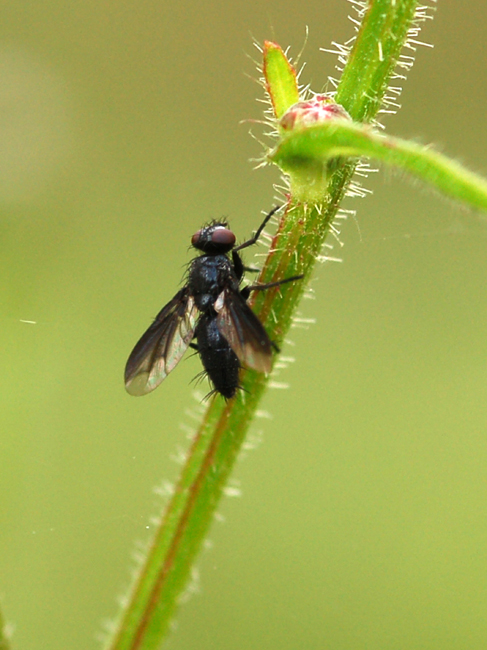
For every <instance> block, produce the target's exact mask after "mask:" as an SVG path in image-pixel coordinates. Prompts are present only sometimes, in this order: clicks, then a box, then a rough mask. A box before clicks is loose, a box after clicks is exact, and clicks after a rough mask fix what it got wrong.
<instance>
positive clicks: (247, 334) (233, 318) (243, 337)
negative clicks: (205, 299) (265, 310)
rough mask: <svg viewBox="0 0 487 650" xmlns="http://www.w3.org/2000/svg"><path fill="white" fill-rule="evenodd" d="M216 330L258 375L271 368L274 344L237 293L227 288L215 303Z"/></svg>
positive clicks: (267, 371)
mask: <svg viewBox="0 0 487 650" xmlns="http://www.w3.org/2000/svg"><path fill="white" fill-rule="evenodd" d="M214 309H215V311H216V312H217V314H218V316H217V319H216V322H217V327H218V329H219V330H220V332H221V333H222V334H223V336H224V337H225V338H226V339H227V341H228V343H229V345H230V347H231V348H232V350H233V351H234V352H235V354H236V355H237V357H238V358H239V360H240V361H241V362H242V363H243V364H244V365H246V366H248V367H249V368H253V369H254V370H257V371H258V372H265V373H269V372H270V371H271V367H272V344H271V341H270V339H269V336H268V335H267V332H266V331H265V329H264V326H263V325H262V323H261V322H260V320H259V319H258V318H257V316H256V315H255V314H254V312H253V311H252V310H251V309H250V307H249V306H248V304H247V302H246V301H245V299H244V298H243V297H242V296H241V295H240V293H238V292H236V291H232V290H231V289H225V290H224V291H222V292H221V294H220V295H219V296H218V299H217V301H216V302H215V304H214Z"/></svg>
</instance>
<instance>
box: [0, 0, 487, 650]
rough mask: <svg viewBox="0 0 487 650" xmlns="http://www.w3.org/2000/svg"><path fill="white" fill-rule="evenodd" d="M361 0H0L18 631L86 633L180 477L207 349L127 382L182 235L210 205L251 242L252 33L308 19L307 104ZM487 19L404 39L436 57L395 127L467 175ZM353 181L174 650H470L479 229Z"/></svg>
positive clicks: (254, 187) (480, 419)
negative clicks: (151, 381)
mask: <svg viewBox="0 0 487 650" xmlns="http://www.w3.org/2000/svg"><path fill="white" fill-rule="evenodd" d="M351 10H352V9H351V5H350V4H349V3H347V2H345V0H328V1H327V2H326V3H323V2H314V1H311V2H308V3H303V4H301V3H292V2H285V3H282V2H279V3H278V2H276V1H275V0H268V1H267V2H265V3H259V2H254V1H253V0H251V1H250V2H249V1H246V2H233V3H228V2H217V1H211V2H209V1H207V0H200V1H198V2H196V1H195V0H182V1H180V2H164V0H163V1H162V2H154V1H153V0H148V1H146V2H136V1H135V0H126V1H124V2H99V1H97V2H94V1H93V0H89V1H85V2H82V3H71V2H68V3H66V2H60V1H59V0H57V1H54V0H50V1H46V2H32V1H31V2H20V3H9V4H8V5H7V4H6V3H5V4H4V6H3V7H2V23H1V26H0V143H1V144H0V211H1V218H0V233H1V255H0V264H1V267H2V268H1V277H2V281H1V293H2V299H1V325H2V327H1V331H2V339H3V340H2V343H1V347H2V350H3V353H2V354H3V372H2V373H1V377H0V381H1V384H2V385H1V390H0V395H1V401H2V405H1V431H2V433H1V437H0V450H1V451H0V453H1V458H2V464H1V472H0V490H1V495H2V499H1V502H2V508H1V511H0V517H1V519H0V530H1V535H0V594H1V603H2V608H3V611H4V614H5V615H6V617H7V619H8V620H9V621H10V622H11V623H12V624H13V625H14V626H15V628H16V633H15V637H14V641H15V643H14V646H15V647H16V648H22V649H23V650H39V649H44V648H49V650H66V649H68V648H69V650H78V649H79V650H82V649H83V650H85V649H88V648H96V647H98V643H97V641H96V640H95V637H96V635H97V634H98V633H99V631H100V630H101V629H102V624H101V622H102V621H103V620H105V619H109V618H112V617H113V616H114V615H115V613H116V612H117V605H116V597H117V595H121V594H123V593H124V590H125V587H126V586H127V585H128V583H129V575H130V566H131V561H130V556H131V555H132V554H133V551H134V548H135V541H136V540H145V539H147V538H148V536H149V535H150V534H151V531H152V525H151V524H150V523H149V522H150V517H151V515H154V514H156V513H157V512H158V511H159V509H160V504H161V499H160V498H159V497H157V496H156V495H155V494H154V493H153V488H154V486H156V485H162V484H163V481H173V480H174V479H175V478H176V476H177V473H178V465H177V464H176V463H175V462H174V458H175V457H178V455H179V454H180V451H181V450H184V449H185V448H186V447H187V445H188V440H187V433H185V426H186V425H191V424H192V420H191V416H190V414H188V411H190V410H191V409H193V410H194V409H195V408H197V407H196V402H195V400H194V397H193V396H192V393H193V388H192V386H190V385H189V382H190V380H191V378H192V377H193V376H194V375H195V374H196V373H197V372H199V370H200V366H199V362H198V360H197V359H188V360H187V361H184V362H182V363H181V364H180V366H179V367H178V368H177V370H176V371H175V372H174V373H173V374H172V375H171V377H170V378H169V379H168V380H167V381H166V382H165V384H164V386H163V387H161V388H160V389H159V390H158V391H156V392H155V393H154V394H152V395H151V396H149V397H146V398H144V399H134V398H131V397H129V396H128V395H126V393H125V391H124V389H123V383H122V373H123V367H124V364H125V361H126V358H127V356H128V353H129V352H130V350H131V348H132V346H133V345H134V343H135V342H136V340H137V339H138V337H139V336H140V335H141V334H142V332H143V331H144V329H145V328H146V327H147V326H148V324H149V323H150V320H151V318H152V317H153V316H154V315H155V314H156V313H157V311H158V310H159V309H160V308H161V307H162V306H163V304H164V303H165V302H166V301H167V300H168V299H169V298H171V297H172V295H173V294H174V293H175V291H176V289H177V287H178V286H179V282H180V280H181V277H182V273H183V270H184V264H185V263H186V262H187V261H188V260H189V259H190V253H189V252H187V248H188V245H189V239H190V237H191V235H192V234H193V232H194V231H195V230H196V229H197V228H199V226H200V225H201V224H202V223H203V222H205V221H206V220H208V219H210V218H212V217H221V216H222V215H225V216H228V218H229V219H230V222H231V225H232V227H233V228H234V230H235V231H236V233H237V236H238V237H239V238H240V239H241V240H242V239H243V238H245V237H246V236H247V235H249V233H250V232H251V231H252V229H253V228H255V227H256V225H257V224H258V223H259V219H260V212H261V211H262V210H268V209H269V208H271V207H272V206H273V205H274V198H273V196H274V192H273V189H272V183H274V182H277V181H278V178H279V177H278V174H277V172H276V171H275V170H272V169H265V170H259V171H253V169H252V164H251V163H249V159H250V158H252V157H256V156H258V155H260V153H261V149H260V148H259V146H258V145H257V143H256V142H255V141H254V140H253V139H252V138H250V137H249V135H248V130H249V124H248V123H247V124H243V125H242V124H239V122H240V121H241V120H245V119H249V118H250V119H259V118H260V116H261V112H260V111H261V108H260V105H259V104H258V103H256V97H262V93H261V89H260V88H259V87H258V86H257V85H256V84H254V83H253V82H252V81H251V80H249V79H248V78H247V77H246V76H245V75H250V76H253V77H255V76H256V74H255V71H254V67H253V64H252V62H251V61H250V60H249V58H248V57H247V55H251V56H252V57H254V58H255V57H257V55H258V52H257V50H255V48H254V47H253V45H252V37H255V38H256V39H258V40H259V41H262V40H264V39H266V38H271V39H276V40H277V41H278V42H279V43H281V44H282V45H283V46H284V47H286V46H287V45H291V47H292V50H291V53H294V55H296V54H297V53H298V52H299V50H300V49H301V47H302V44H303V41H304V35H305V25H308V26H309V30H310V33H309V39H308V42H307V45H306V48H305V51H304V55H303V60H305V61H307V67H306V68H305V71H304V73H303V77H302V80H303V81H304V82H311V84H312V88H313V89H314V90H315V91H320V90H322V89H323V88H324V87H325V82H326V78H327V75H329V74H331V75H335V76H336V74H337V73H336V72H335V70H334V67H335V65H336V58H335V57H334V56H332V55H329V54H325V53H323V52H320V51H319V48H320V47H324V48H329V47H333V46H331V42H332V41H338V42H343V41H345V40H348V38H350V36H351V35H352V25H351V23H350V22H349V21H348V20H347V15H348V14H349V13H350V12H351ZM486 14H487V7H486V5H485V3H484V2H483V1H481V0H471V2H469V4H468V11H467V9H466V5H465V3H454V2H447V1H446V0H440V1H439V3H438V11H437V16H436V19H435V21H434V22H433V23H431V22H429V23H428V24H427V25H426V26H425V29H424V31H423V33H422V35H421V39H422V40H426V41H428V42H432V43H434V45H435V48H434V49H433V50H431V49H426V48H423V47H422V48H420V49H419V51H418V54H417V61H416V66H415V68H414V69H413V71H412V73H411V74H410V76H409V80H408V82H407V83H406V84H405V88H404V93H403V96H402V100H401V103H402V104H403V110H402V111H401V112H400V114H399V115H397V116H395V117H388V118H387V119H386V120H385V122H386V124H387V127H388V129H389V131H390V132H391V133H393V134H397V135H401V136H404V137H416V136H417V137H420V138H421V139H422V141H424V142H434V143H436V144H437V145H438V146H439V147H440V148H441V149H442V150H443V151H445V152H447V153H449V154H451V155H453V156H455V157H458V158H459V159H461V160H463V161H464V162H465V163H467V164H468V165H469V166H470V167H471V168H472V169H475V170H478V171H481V172H484V173H485V172H487V166H486V163H485V142H486V129H485V119H484V118H485V100H486V91H485V68H486V58H487V50H486V49H485V20H486ZM394 83H395V85H397V83H398V82H394ZM252 129H253V131H254V132H255V133H259V129H258V127H257V126H253V127H252ZM365 184H366V187H368V188H370V189H373V191H374V194H373V196H370V197H368V198H367V199H365V200H357V199H356V200H353V201H352V200H348V201H347V203H346V205H345V206H344V207H346V208H348V209H353V208H355V209H356V210H357V211H358V216H357V222H355V221H354V220H353V219H351V220H349V221H348V222H347V223H346V224H345V226H344V228H343V232H342V236H341V241H342V243H344V244H346V245H345V246H344V247H342V246H341V245H340V244H337V243H335V249H334V251H333V253H332V254H333V255H336V256H337V257H340V258H341V259H342V260H343V263H341V264H340V263H328V264H325V265H322V266H319V267H318V268H317V271H316V274H315V278H314V280H313V284H312V286H313V289H314V290H315V292H316V294H315V295H316V300H314V301H305V302H304V303H303V304H302V306H301V312H302V316H303V317H304V318H310V319H316V324H315V325H312V326H310V327H309V329H308V330H303V329H295V330H293V331H292V332H291V336H290V338H291V339H292V342H293V343H294V346H292V347H291V346H288V347H287V348H286V349H285V351H284V353H285V354H286V355H288V356H289V355H291V356H294V357H295V358H296V361H295V363H294V364H293V365H292V367H291V368H290V369H288V370H286V371H283V372H282V373H281V375H280V376H279V377H278V378H277V379H278V380H279V381H282V382H288V383H290V384H291V389H290V390H286V391H282V390H272V391H269V392H268V394H267V396H266V398H265V400H264V402H263V404H262V409H263V410H264V411H266V412H267V413H268V414H270V415H271V416H272V419H268V418H264V419H260V420H257V421H256V422H255V424H254V426H253V429H252V432H251V439H252V441H253V442H257V441H261V443H262V444H260V445H258V447H259V448H258V449H257V450H256V451H252V452H250V453H247V454H246V455H245V458H244V459H242V462H240V463H239V465H238V467H237V469H236V472H235V474H234V484H233V485H239V486H240V487H241V489H242V497H241V498H238V499H229V498H228V499H226V500H225V501H224V502H223V503H222V505H221V508H220V513H221V515H222V519H224V520H225V521H226V523H225V524H224V525H222V523H221V522H220V521H218V522H216V523H215V525H214V526H213V528H212V531H211V535H210V541H211V543H212V546H213V548H212V549H211V550H207V551H205V552H204V554H203V555H202V557H201V558H200V561H199V563H198V567H199V572H200V579H199V580H196V582H195V585H196V587H197V588H198V590H199V592H200V594H199V595H197V596H195V597H193V598H191V599H189V601H188V602H187V604H185V605H184V606H183V607H182V609H181V610H180V614H179V617H178V622H177V625H176V626H175V630H174V632H173V633H172V635H171V637H170V639H169V642H168V644H167V648H169V649H170V650H182V649H183V648H184V649H185V650H193V649H195V650H196V649H198V650H210V649H212V650H213V649H214V648H218V649H220V648H232V650H250V649H252V650H253V649H255V648H276V649H277V648H279V649H280V650H287V649H291V648H292V649H296V648H299V649H301V648H307V649H308V650H314V649H320V650H322V649H330V650H331V649H333V650H352V649H353V650H358V649H370V648H374V649H376V648H384V649H386V648H387V649H388V650H390V649H392V648H393V649H398V650H399V649H400V650H402V649H404V650H406V649H411V648H421V649H425V648H428V649H435V650H436V649H438V650H440V649H441V650H448V649H455V650H458V649H462V648H465V649H467V648H468V649H470V650H471V649H477V648H478V649H481V648H482V649H484V648H485V647H486V645H487V616H486V612H487V432H486V426H485V425H486V415H487V399H486V398H487V340H486V336H485V330H486V327H485V324H486V322H487V299H486V292H485V286H486V276H487V274H486V265H485V259H486V255H485V251H486V245H487V226H486V222H485V218H484V217H481V216H478V215H473V214H470V213H468V212H465V211H464V210H462V209H461V208H459V207H458V206H455V205H451V204H450V203H448V202H446V201H444V200H443V199H440V198H438V197H437V196H434V195H433V194H432V193H431V192H429V191H428V190H425V189H424V188H421V187H418V186H417V185H416V184H415V183H412V182H411V181H410V180H409V179H405V178H401V177H398V176H397V175H395V174H391V173H390V172H387V171H382V172H380V173H379V174H376V175H373V176H372V177H370V178H369V179H368V180H367V181H365ZM247 259H249V256H247ZM23 320H32V321H36V324H29V323H25V322H22V321H23ZM204 389H205V387H203V389H202V390H204ZM148 529H149V530H148ZM132 565H133V563H132Z"/></svg>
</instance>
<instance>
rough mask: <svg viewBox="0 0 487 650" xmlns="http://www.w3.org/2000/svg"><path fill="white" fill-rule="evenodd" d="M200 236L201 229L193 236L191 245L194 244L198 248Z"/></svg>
mask: <svg viewBox="0 0 487 650" xmlns="http://www.w3.org/2000/svg"><path fill="white" fill-rule="evenodd" d="M200 237H201V230H198V232H195V233H194V235H193V236H192V237H191V245H192V246H194V247H195V248H198V244H199V241H200Z"/></svg>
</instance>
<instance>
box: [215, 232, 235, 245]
mask: <svg viewBox="0 0 487 650" xmlns="http://www.w3.org/2000/svg"><path fill="white" fill-rule="evenodd" d="M211 243H212V244H218V245H222V246H225V247H226V246H230V247H232V246H233V245H234V244H235V235H234V234H233V232H232V231H231V230H228V228H215V230H214V231H213V232H212V233H211Z"/></svg>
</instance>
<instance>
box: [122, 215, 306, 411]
mask: <svg viewBox="0 0 487 650" xmlns="http://www.w3.org/2000/svg"><path fill="white" fill-rule="evenodd" d="M279 207H280V206H278V207H276V208H274V209H273V210H271V212H269V214H268V215H267V216H266V217H265V219H264V221H263V222H262V224H261V225H260V226H259V228H258V230H257V232H256V233H255V235H254V236H253V237H252V238H251V239H249V240H247V241H246V242H244V243H243V244H240V245H239V246H235V241H236V239H235V235H234V234H233V232H232V231H231V230H230V229H229V228H228V224H227V223H226V222H224V221H221V222H213V223H211V224H209V225H207V226H204V227H203V228H202V229H201V230H198V232H196V233H195V234H194V235H193V237H192V239H191V244H192V246H193V247H194V248H196V249H197V250H199V251H201V253H202V254H201V255H200V256H199V257H196V258H195V259H194V260H193V261H192V262H191V263H190V266H189V272H188V279H187V283H186V285H185V286H184V287H183V288H182V289H181V290H180V291H178V292H177V294H176V295H175V296H174V298H173V299H172V300H171V301H170V302H168V303H167V305H166V306H165V307H163V309H162V310H161V311H160V312H159V314H158V315H157V316H156V318H155V320H154V322H153V323H152V325H151V326H150V327H149V329H148V330H147V331H146V332H145V333H144V334H143V335H142V337H141V339H140V340H139V342H138V343H137V345H136V346H135V348H134V349H133V350H132V353H131V354H130V356H129V358H128V361H127V365H126V366H125V388H126V389H127V391H128V393H130V395H145V394H146V393H150V392H151V391H153V390H154V389H155V388H157V386H159V384H160V383H161V382H162V381H163V380H164V379H165V378H166V377H167V375H168V374H169V373H170V372H171V370H173V369H174V368H175V367H176V366H177V364H178V363H179V361H180V360H181V358H182V356H183V354H184V353H185V351H186V350H187V348H188V347H192V348H194V349H195V350H196V351H197V352H198V353H199V355H200V357H201V362H202V364H203V367H204V369H205V372H206V374H207V375H208V377H209V378H210V380H211V382H212V384H213V386H214V390H212V391H211V392H212V393H213V392H218V393H220V394H221V395H223V397H224V398H226V399H230V398H231V397H233V396H234V395H235V393H236V392H237V390H238V389H239V388H240V386H239V370H240V368H241V367H242V366H245V367H248V368H252V369H253V370H257V371H258V372H264V373H269V372H270V370H271V366H272V348H273V347H274V348H275V349H276V350H277V346H276V345H275V344H274V343H273V342H272V341H271V340H270V338H269V336H268V335H267V332H266V331H265V329H264V327H263V325H262V323H261V322H260V321H259V319H258V318H257V316H256V315H255V314H254V312H253V311H252V310H251V309H250V307H249V305H248V304H247V299H248V298H249V296H250V293H251V292H252V291H262V290H264V289H269V288H271V287H277V286H279V285H281V284H284V283H286V282H292V281H293V280H299V279H301V278H302V277H303V276H302V275H295V276H293V277H290V278H285V279H284V280H280V281H278V282H271V283H269V284H257V285H250V286H247V287H244V288H242V289H241V288H240V282H241V280H242V277H243V274H244V271H252V270H255V269H249V268H247V267H245V266H244V264H243V261H242V258H241V257H240V255H239V251H241V250H243V249H244V248H247V247H249V246H252V245H253V244H255V243H256V242H257V240H258V239H259V237H260V235H261V233H262V231H263V230H264V228H265V226H266V224H267V222H268V221H269V219H270V218H271V217H272V215H273V214H274V213H275V212H276V211H277V210H278V209H279ZM230 252H231V254H232V255H231V259H230V258H229V254H230ZM193 339H194V340H195V341H196V342H195V343H194V342H193ZM210 394H211V393H210Z"/></svg>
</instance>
